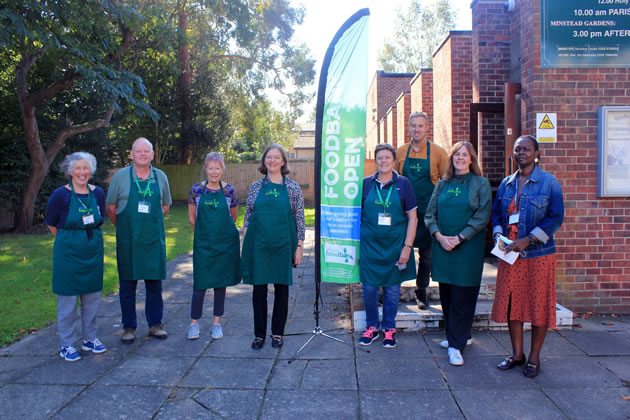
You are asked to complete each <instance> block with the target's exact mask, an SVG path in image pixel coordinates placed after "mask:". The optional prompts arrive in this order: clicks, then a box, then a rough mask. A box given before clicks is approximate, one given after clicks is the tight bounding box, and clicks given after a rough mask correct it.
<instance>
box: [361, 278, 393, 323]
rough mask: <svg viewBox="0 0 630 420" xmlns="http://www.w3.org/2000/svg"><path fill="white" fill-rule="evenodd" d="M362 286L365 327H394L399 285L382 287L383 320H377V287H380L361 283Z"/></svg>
mask: <svg viewBox="0 0 630 420" xmlns="http://www.w3.org/2000/svg"><path fill="white" fill-rule="evenodd" d="M361 286H362V287H363V305H364V306H365V323H366V325H367V327H368V328H369V327H376V329H379V328H382V329H384V330H385V329H389V328H396V314H397V313H398V302H399V300H400V285H397V286H390V287H383V288H382V289H383V321H381V322H379V320H378V289H381V288H380V287H374V286H368V285H366V284H361Z"/></svg>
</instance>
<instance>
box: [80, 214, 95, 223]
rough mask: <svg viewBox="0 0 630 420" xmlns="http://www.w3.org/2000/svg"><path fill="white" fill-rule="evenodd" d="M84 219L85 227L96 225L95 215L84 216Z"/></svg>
mask: <svg viewBox="0 0 630 420" xmlns="http://www.w3.org/2000/svg"><path fill="white" fill-rule="evenodd" d="M82 219H83V224H84V225H91V224H92V223H94V215H93V214H88V215H86V216H83V217H82Z"/></svg>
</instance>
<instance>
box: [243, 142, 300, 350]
mask: <svg viewBox="0 0 630 420" xmlns="http://www.w3.org/2000/svg"><path fill="white" fill-rule="evenodd" d="M287 163H288V161H287V157H286V154H285V152H284V150H283V149H282V147H281V146H280V145H277V144H272V145H270V146H269V147H267V149H266V150H265V152H264V153H263V155H262V161H261V165H260V168H258V170H259V171H260V172H261V173H262V174H263V175H265V178H263V179H261V180H260V181H256V182H254V183H253V184H252V186H251V187H250V189H249V192H248V194H247V209H246V213H245V221H244V223H243V230H244V232H245V239H244V241H243V252H242V256H241V274H242V277H243V282H244V283H247V284H252V285H253V286H254V293H253V297H252V303H253V307H254V335H255V338H254V341H253V342H252V348H253V349H256V350H258V349H261V348H262V347H263V345H264V342H265V335H266V331H267V285H268V284H270V283H273V285H274V304H273V314H272V319H271V333H272V342H271V345H272V346H273V347H282V344H283V339H282V336H283V335H284V327H285V324H286V321H287V315H288V306H289V286H290V285H291V284H293V273H292V270H291V267H292V266H297V265H300V264H301V263H302V252H303V248H302V247H303V243H304V196H303V195H302V190H301V189H300V186H299V184H298V183H297V182H295V181H293V180H291V179H289V178H286V177H285V175H287V174H288V173H289V169H288V167H287Z"/></svg>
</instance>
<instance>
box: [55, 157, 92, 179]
mask: <svg viewBox="0 0 630 420" xmlns="http://www.w3.org/2000/svg"><path fill="white" fill-rule="evenodd" d="M80 160H86V161H87V163H88V165H90V173H91V174H92V175H93V174H94V172H96V158H95V157H94V155H93V154H91V153H88V152H74V153H72V154H70V155H67V156H66V157H65V158H64V159H63V161H62V162H61V163H60V164H59V169H61V172H63V174H64V175H65V176H66V178H68V179H70V178H72V169H73V168H74V164H75V163H76V162H78V161H80Z"/></svg>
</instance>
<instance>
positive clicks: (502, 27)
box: [472, 0, 514, 185]
mask: <svg viewBox="0 0 630 420" xmlns="http://www.w3.org/2000/svg"><path fill="white" fill-rule="evenodd" d="M472 9H473V13H472V80H473V86H472V88H473V101H474V102H479V103H503V101H504V95H505V83H506V82H508V81H509V77H510V57H511V45H512V31H513V28H514V26H513V25H512V22H511V18H512V14H511V13H508V12H507V11H506V10H505V6H504V0H477V1H475V2H474V3H473V4H472ZM478 128H479V131H478V139H479V142H478V144H479V148H478V151H477V152H478V155H479V160H480V164H481V168H482V169H483V173H484V175H485V176H486V177H487V178H488V179H489V180H490V182H491V183H492V184H493V185H497V184H499V183H500V182H501V180H502V179H503V177H504V176H505V165H504V147H505V117H504V115H503V114H502V113H501V114H493V113H480V114H479V127H478Z"/></svg>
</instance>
